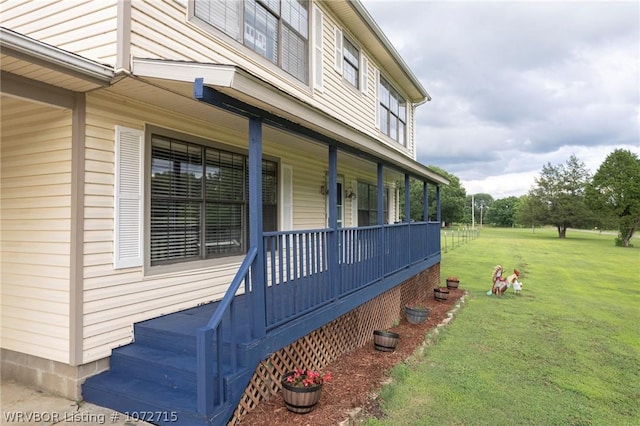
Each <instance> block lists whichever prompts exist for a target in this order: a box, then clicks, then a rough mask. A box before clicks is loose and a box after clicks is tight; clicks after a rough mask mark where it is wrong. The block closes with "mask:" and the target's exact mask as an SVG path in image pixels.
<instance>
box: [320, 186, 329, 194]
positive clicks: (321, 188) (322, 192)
mask: <svg viewBox="0 0 640 426" xmlns="http://www.w3.org/2000/svg"><path fill="white" fill-rule="evenodd" d="M320 193H321V194H322V195H327V194H328V193H329V189H328V188H327V187H326V186H325V185H322V186H321V187H320Z"/></svg>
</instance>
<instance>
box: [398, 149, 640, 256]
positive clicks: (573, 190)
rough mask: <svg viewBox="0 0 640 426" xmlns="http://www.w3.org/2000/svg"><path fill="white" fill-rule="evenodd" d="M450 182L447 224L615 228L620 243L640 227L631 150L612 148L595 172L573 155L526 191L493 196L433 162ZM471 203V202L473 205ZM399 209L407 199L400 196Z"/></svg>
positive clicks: (638, 173)
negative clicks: (477, 191)
mask: <svg viewBox="0 0 640 426" xmlns="http://www.w3.org/2000/svg"><path fill="white" fill-rule="evenodd" d="M430 167H431V168H432V169H433V170H435V171H437V172H438V173H440V174H442V175H443V176H445V177H446V178H447V179H449V181H450V185H447V186H443V187H442V188H441V191H440V200H441V214H442V216H441V218H442V221H443V222H444V223H445V224H452V223H462V224H467V225H470V224H472V223H474V224H476V226H481V225H483V224H484V225H491V226H498V227H531V228H532V229H534V230H535V228H536V227H539V226H545V225H548V226H553V227H555V228H556V229H557V231H558V237H559V238H565V237H566V235H567V229H569V228H581V229H594V228H599V229H611V230H617V231H618V235H617V237H616V240H615V242H616V245H619V246H624V247H629V246H630V245H631V238H632V237H633V234H634V233H635V231H636V230H637V229H638V227H640V159H639V158H638V156H637V155H636V154H634V153H632V152H631V151H629V150H623V149H617V150H615V151H613V152H612V153H610V154H609V155H608V156H607V158H606V159H605V160H604V162H603V163H602V164H601V165H600V167H599V168H598V170H597V171H596V173H595V174H594V175H593V176H592V175H591V174H590V172H589V171H588V169H587V168H586V166H585V164H584V162H582V161H581V160H579V159H578V158H577V157H576V156H575V155H572V156H571V157H570V158H569V159H568V160H567V161H566V162H565V163H562V164H555V165H554V164H551V163H547V164H545V165H544V166H543V167H542V170H541V171H540V175H539V176H538V177H537V178H536V179H535V184H534V185H533V187H532V188H531V189H530V191H529V192H528V193H527V194H526V195H522V196H520V197H507V198H502V199H497V200H494V199H493V197H492V196H491V195H490V194H483V193H480V194H474V195H473V196H471V195H467V194H466V191H465V189H464V188H463V187H462V185H461V184H460V180H459V179H458V178H457V177H456V176H454V175H452V174H450V173H447V172H446V171H445V170H443V169H441V168H438V167H435V166H430ZM410 191H411V206H410V210H411V219H413V220H422V219H423V218H422V216H423V210H422V184H421V183H420V182H418V181H413V180H412V181H411V187H410ZM429 191H430V193H429V197H428V198H429V216H430V219H434V218H433V217H431V216H432V215H433V214H435V190H434V189H433V188H431V186H429ZM472 202H473V205H472ZM400 204H401V210H400V211H401V212H403V211H404V206H403V204H404V200H403V198H402V197H401V200H400Z"/></svg>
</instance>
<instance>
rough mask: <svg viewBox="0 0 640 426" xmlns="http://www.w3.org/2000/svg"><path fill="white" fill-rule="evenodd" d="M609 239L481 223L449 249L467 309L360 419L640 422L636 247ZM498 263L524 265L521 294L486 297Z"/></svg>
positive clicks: (402, 368) (451, 271)
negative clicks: (376, 415)
mask: <svg viewBox="0 0 640 426" xmlns="http://www.w3.org/2000/svg"><path fill="white" fill-rule="evenodd" d="M614 238H615V237H614V236H611V235H599V234H597V233H588V232H579V231H571V230H570V231H568V233H567V238H566V239H564V240H560V239H558V238H557V233H556V231H555V230H551V229H549V230H536V231H535V233H532V232H531V230H512V229H488V228H485V229H483V230H482V232H481V234H480V237H479V238H477V239H474V240H471V241H469V242H467V243H465V244H463V245H460V246H458V247H455V249H453V250H449V251H448V252H447V253H445V254H444V255H443V259H442V267H441V275H442V277H443V278H442V280H443V283H444V278H445V277H446V276H448V275H458V276H459V277H460V287H461V288H464V289H466V290H467V291H468V292H469V294H468V296H467V299H466V300H467V303H466V306H465V307H464V308H463V309H462V310H461V311H460V313H459V314H458V315H457V316H456V319H455V320H454V321H453V322H452V323H451V324H450V325H449V326H448V327H446V329H445V331H444V332H442V333H441V334H440V335H439V336H438V338H437V344H435V345H431V346H429V347H428V349H427V350H426V351H425V352H424V353H423V354H422V355H420V356H416V359H413V360H411V361H409V362H407V363H404V364H402V365H399V366H397V367H396V368H395V369H394V370H393V377H394V379H395V380H394V382H393V384H391V385H388V386H386V387H385V388H384V390H383V392H382V395H381V396H382V399H383V400H384V403H383V409H384V410H385V412H386V414H387V416H386V417H385V418H384V419H380V420H378V419H369V420H367V421H366V422H365V423H366V424H367V425H393V426H401V425H416V426H417V425H420V426H422V425H639V424H640V332H639V329H640V248H639V247H636V248H631V249H624V248H620V247H615V246H614V241H613V240H614ZM638 245H640V244H638V241H636V246H638ZM496 264H502V265H503V266H504V267H505V270H506V271H507V272H511V271H512V269H513V268H517V269H519V270H520V271H521V273H522V275H521V281H522V283H523V284H524V288H523V291H522V294H520V295H515V294H513V292H512V290H511V289H509V290H508V291H507V293H506V294H505V295H504V296H503V297H501V298H500V297H497V296H487V295H486V292H487V290H489V289H490V287H491V279H490V278H491V272H492V270H493V267H494V266H495V265H496Z"/></svg>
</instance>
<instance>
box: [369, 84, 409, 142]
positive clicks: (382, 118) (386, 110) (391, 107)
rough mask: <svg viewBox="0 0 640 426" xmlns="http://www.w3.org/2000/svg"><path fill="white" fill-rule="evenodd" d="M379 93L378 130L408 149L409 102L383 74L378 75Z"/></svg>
mask: <svg viewBox="0 0 640 426" xmlns="http://www.w3.org/2000/svg"><path fill="white" fill-rule="evenodd" d="M377 93H378V94H377V106H378V111H377V112H378V119H377V121H376V122H377V124H378V130H380V131H381V132H382V133H383V134H385V135H386V136H388V137H389V138H391V139H393V140H394V141H395V142H397V143H398V144H400V145H402V146H403V147H408V145H407V121H408V119H407V100H406V99H405V98H404V97H402V96H401V95H400V92H399V91H398V90H396V89H395V87H394V86H393V85H392V84H391V83H390V82H389V81H388V80H387V79H386V78H384V76H383V75H381V74H378V90H377ZM384 98H387V99H384ZM402 116H404V118H403V117H402Z"/></svg>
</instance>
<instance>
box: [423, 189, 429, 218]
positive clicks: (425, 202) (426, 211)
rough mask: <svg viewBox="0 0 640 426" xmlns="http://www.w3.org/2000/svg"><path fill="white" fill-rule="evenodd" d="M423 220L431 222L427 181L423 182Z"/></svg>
mask: <svg viewBox="0 0 640 426" xmlns="http://www.w3.org/2000/svg"><path fill="white" fill-rule="evenodd" d="M422 202H423V206H422V221H423V222H429V188H427V181H426V180H425V181H423V182H422Z"/></svg>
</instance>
